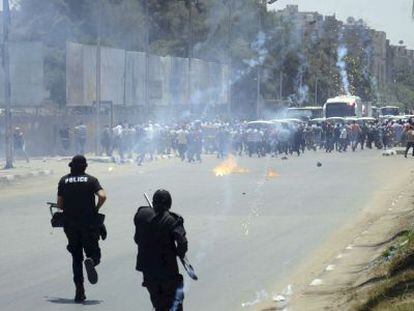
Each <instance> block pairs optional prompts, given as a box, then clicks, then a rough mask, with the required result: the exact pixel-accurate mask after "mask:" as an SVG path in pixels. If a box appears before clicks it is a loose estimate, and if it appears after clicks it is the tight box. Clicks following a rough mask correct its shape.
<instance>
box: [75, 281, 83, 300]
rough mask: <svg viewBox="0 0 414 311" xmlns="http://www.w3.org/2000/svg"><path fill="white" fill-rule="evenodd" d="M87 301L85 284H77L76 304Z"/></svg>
mask: <svg viewBox="0 0 414 311" xmlns="http://www.w3.org/2000/svg"><path fill="white" fill-rule="evenodd" d="M85 299H86V296H85V288H84V287H83V284H76V294H75V302H84V301H85Z"/></svg>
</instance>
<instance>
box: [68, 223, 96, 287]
mask: <svg viewBox="0 0 414 311" xmlns="http://www.w3.org/2000/svg"><path fill="white" fill-rule="evenodd" d="M64 230H65V234H66V237H67V238H68V246H67V250H68V251H69V253H71V255H72V270H73V282H75V284H82V283H83V280H84V278H83V258H84V257H83V253H84V252H85V254H86V257H88V258H92V259H93V261H94V263H95V265H98V264H99V263H100V261H101V249H100V248H99V243H98V241H99V230H98V229H97V228H94V227H88V226H74V225H71V226H65V228H64Z"/></svg>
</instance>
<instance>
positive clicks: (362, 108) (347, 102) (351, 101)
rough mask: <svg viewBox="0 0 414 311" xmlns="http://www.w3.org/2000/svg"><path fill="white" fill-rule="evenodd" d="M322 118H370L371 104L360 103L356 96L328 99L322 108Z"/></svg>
mask: <svg viewBox="0 0 414 311" xmlns="http://www.w3.org/2000/svg"><path fill="white" fill-rule="evenodd" d="M323 116H324V117H325V118H332V117H341V118H346V117H357V118H362V117H371V116H372V108H371V104H369V103H368V104H364V103H362V100H361V98H359V97H358V96H338V97H335V98H329V99H328V100H327V101H326V103H325V105H324V106H323Z"/></svg>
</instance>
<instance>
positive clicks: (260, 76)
mask: <svg viewBox="0 0 414 311" xmlns="http://www.w3.org/2000/svg"><path fill="white" fill-rule="evenodd" d="M257 5H258V13H259V33H258V35H259V36H260V35H261V32H262V27H263V25H262V5H263V2H262V1H261V0H259V1H258V4H257ZM264 5H265V8H266V9H267V2H264ZM256 79H257V86H256V88H257V91H256V92H257V94H256V117H257V118H258V117H259V115H260V110H261V107H260V104H261V98H260V95H261V92H262V90H261V80H262V65H261V64H258V65H257V77H256Z"/></svg>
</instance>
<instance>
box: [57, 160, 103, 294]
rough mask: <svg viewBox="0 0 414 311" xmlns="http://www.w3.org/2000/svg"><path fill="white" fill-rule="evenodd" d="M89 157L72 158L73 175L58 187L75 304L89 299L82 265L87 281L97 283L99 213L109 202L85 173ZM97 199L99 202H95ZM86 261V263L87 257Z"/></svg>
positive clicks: (62, 179) (97, 183)
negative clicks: (70, 262)
mask: <svg viewBox="0 0 414 311" xmlns="http://www.w3.org/2000/svg"><path fill="white" fill-rule="evenodd" d="M87 166H88V165H87V163H86V158H85V157H84V156H82V155H77V156H75V157H73V159H72V161H71V162H70V163H69V167H70V174H68V175H66V176H63V177H62V178H61V179H60V181H59V186H58V198H57V202H58V207H59V208H60V209H62V210H63V215H64V231H65V234H66V237H67V238H68V246H67V249H68V251H69V252H70V253H71V255H72V269H73V281H74V282H75V286H76V294H75V301H76V302H82V301H84V300H85V299H86V297H85V289H84V286H83V281H84V279H83V263H84V264H85V268H86V272H87V275H88V280H89V282H90V283H91V284H96V283H97V281H98V274H97V272H96V270H95V266H96V265H98V264H99V262H100V259H101V250H100V248H99V243H98V240H99V235H100V229H101V225H102V224H99V221H98V210H99V209H100V208H101V207H102V205H103V204H104V202H105V200H106V194H105V192H104V190H103V189H102V187H101V185H100V184H99V181H98V179H96V178H95V177H93V176H91V175H88V174H86V173H85V170H86V167H87ZM95 196H97V197H98V202H97V203H96V202H95ZM84 252H85V254H86V259H85V261H84V262H83V259H84V255H83V253H84Z"/></svg>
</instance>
